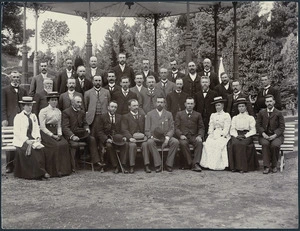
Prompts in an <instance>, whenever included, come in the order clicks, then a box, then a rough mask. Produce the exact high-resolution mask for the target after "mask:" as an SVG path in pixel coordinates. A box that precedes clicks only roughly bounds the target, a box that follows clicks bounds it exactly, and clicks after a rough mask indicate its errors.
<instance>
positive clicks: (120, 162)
mask: <svg viewBox="0 0 300 231" xmlns="http://www.w3.org/2000/svg"><path fill="white" fill-rule="evenodd" d="M116 156H117V159H118V162H119V165H120V168H121V170H122V173H123V174H124V168H123V166H122V163H121V160H120V157H119V155H118V153H117V152H116Z"/></svg>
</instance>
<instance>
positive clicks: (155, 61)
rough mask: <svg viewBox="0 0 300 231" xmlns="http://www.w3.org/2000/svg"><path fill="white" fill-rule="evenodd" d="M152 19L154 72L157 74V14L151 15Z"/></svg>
mask: <svg viewBox="0 0 300 231" xmlns="http://www.w3.org/2000/svg"><path fill="white" fill-rule="evenodd" d="M153 18H154V23H153V26H154V72H155V73H158V62H157V26H158V22H157V21H158V19H159V18H158V14H154V15H153Z"/></svg>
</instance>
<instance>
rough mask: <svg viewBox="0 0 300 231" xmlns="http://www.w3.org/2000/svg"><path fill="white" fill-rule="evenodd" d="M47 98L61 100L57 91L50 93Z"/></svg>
mask: <svg viewBox="0 0 300 231" xmlns="http://www.w3.org/2000/svg"><path fill="white" fill-rule="evenodd" d="M46 98H47V99H49V98H59V93H58V92H57V91H52V92H48V94H47V96H46Z"/></svg>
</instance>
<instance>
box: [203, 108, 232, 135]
mask: <svg viewBox="0 0 300 231" xmlns="http://www.w3.org/2000/svg"><path fill="white" fill-rule="evenodd" d="M230 123H231V118H230V115H229V114H228V113H226V112H224V111H223V110H222V111H220V112H216V113H212V114H211V116H210V119H209V128H208V134H209V135H210V134H212V133H214V131H215V130H218V133H219V134H220V135H222V136H224V137H226V136H228V135H229V129H230Z"/></svg>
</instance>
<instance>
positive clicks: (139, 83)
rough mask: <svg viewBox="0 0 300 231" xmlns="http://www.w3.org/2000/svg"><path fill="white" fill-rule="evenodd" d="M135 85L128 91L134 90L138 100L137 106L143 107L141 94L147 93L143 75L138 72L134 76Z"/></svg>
mask: <svg viewBox="0 0 300 231" xmlns="http://www.w3.org/2000/svg"><path fill="white" fill-rule="evenodd" d="M134 82H135V86H134V87H131V88H130V91H132V92H134V93H135V94H136V95H137V97H138V101H139V106H140V107H141V108H143V98H142V94H147V88H145V87H144V85H143V83H144V78H143V75H142V74H140V73H137V74H136V75H135V78H134ZM145 82H146V81H145Z"/></svg>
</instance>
